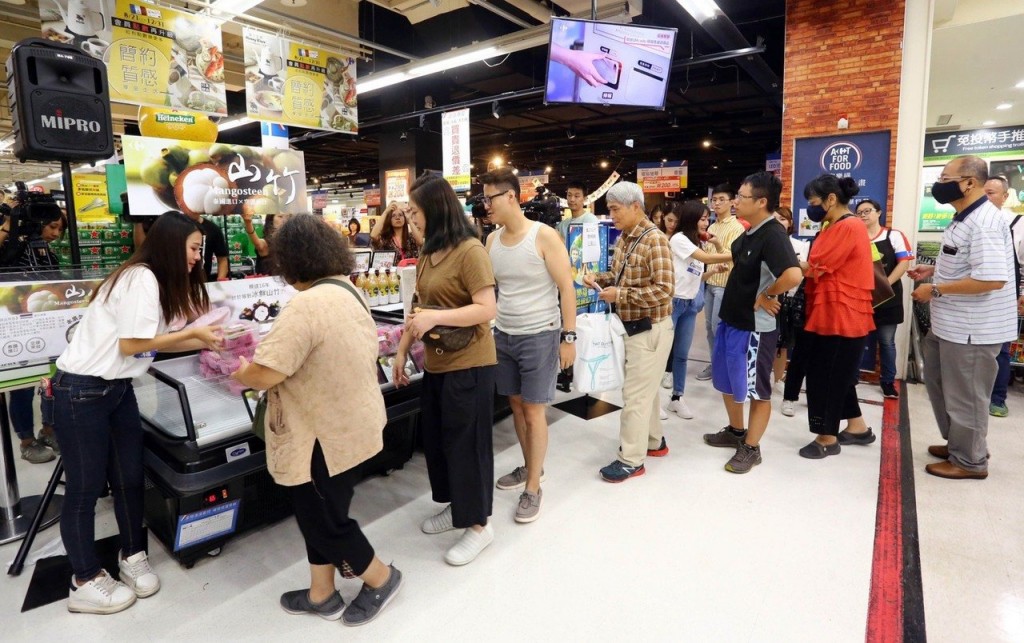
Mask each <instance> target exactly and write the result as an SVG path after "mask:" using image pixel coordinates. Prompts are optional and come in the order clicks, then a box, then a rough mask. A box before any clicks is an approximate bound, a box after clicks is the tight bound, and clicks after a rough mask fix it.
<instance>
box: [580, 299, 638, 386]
mask: <svg viewBox="0 0 1024 643" xmlns="http://www.w3.org/2000/svg"><path fill="white" fill-rule="evenodd" d="M625 334H626V331H625V329H623V328H622V322H621V321H620V320H619V317H618V315H611V314H608V313H584V314H582V315H578V316H577V317H576V361H575V363H573V383H574V384H575V385H576V386H575V388H576V390H577V391H579V392H580V393H598V392H600V391H614V390H618V389H621V388H622V384H623V382H624V381H625V371H626V345H625V342H624V340H623V336H624V335H625Z"/></svg>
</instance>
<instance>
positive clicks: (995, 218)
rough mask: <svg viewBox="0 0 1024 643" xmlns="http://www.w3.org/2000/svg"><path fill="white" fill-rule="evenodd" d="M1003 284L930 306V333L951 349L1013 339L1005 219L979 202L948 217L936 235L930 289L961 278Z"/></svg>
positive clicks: (1013, 314) (1014, 320) (1014, 304)
mask: <svg viewBox="0 0 1024 643" xmlns="http://www.w3.org/2000/svg"><path fill="white" fill-rule="evenodd" d="M968 277H970V278H973V279H977V280H978V281H1003V282H1005V284H1004V285H1003V287H1002V288H1000V289H999V290H993V291H991V292H986V293H982V294H979V295H953V294H950V295H943V296H942V297H940V298H938V299H932V300H931V313H932V315H931V316H932V332H933V333H935V336H936V337H938V338H940V339H944V340H946V341H949V342H953V343H954V344H1002V343H1004V342H1009V341H1012V340H1014V339H1016V338H1017V298H1016V294H1017V293H1016V287H1015V285H1014V283H1013V281H1014V279H1013V278H1014V270H1013V245H1012V243H1011V241H1010V228H1009V226H1008V225H1007V221H1006V217H1005V216H1003V214H1002V213H1001V212H1000V211H999V210H998V209H997V208H996V207H995V206H994V205H992V203H991V202H990V201H989V200H988V199H987V198H986V197H984V196H983V197H981V198H980V199H978V200H977V201H975V202H974V203H972V204H971V205H970V206H968V207H967V208H965V209H964V211H963V212H960V213H958V214H957V215H956V216H955V217H953V221H952V223H950V224H949V227H948V228H946V230H945V232H943V233H942V247H941V248H940V249H939V256H938V257H937V258H936V260H935V283H936V284H944V283H949V282H951V281H958V280H960V279H966V278H968Z"/></svg>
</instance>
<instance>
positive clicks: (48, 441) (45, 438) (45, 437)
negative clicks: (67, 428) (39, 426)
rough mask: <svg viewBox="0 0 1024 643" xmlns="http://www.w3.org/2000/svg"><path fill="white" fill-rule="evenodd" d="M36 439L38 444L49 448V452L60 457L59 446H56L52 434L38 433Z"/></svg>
mask: <svg viewBox="0 0 1024 643" xmlns="http://www.w3.org/2000/svg"><path fill="white" fill-rule="evenodd" d="M38 439H39V444H42V445H43V446H44V447H49V448H50V450H51V451H53V452H54V453H56V454H57V455H60V445H59V444H57V436H56V435H53V434H52V433H49V434H47V433H40V434H39V438H38Z"/></svg>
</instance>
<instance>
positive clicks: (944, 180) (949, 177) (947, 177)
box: [939, 174, 977, 183]
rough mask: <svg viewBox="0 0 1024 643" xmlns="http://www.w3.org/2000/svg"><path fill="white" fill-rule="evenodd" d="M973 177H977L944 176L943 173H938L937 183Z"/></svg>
mask: <svg viewBox="0 0 1024 643" xmlns="http://www.w3.org/2000/svg"><path fill="white" fill-rule="evenodd" d="M973 178H977V177H974V176H964V175H959V176H955V175H954V176H946V175H945V174H940V175H939V183H949V182H950V181H957V182H959V181H966V180H967V179H973Z"/></svg>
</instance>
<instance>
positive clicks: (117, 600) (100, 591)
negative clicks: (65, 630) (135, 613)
mask: <svg viewBox="0 0 1024 643" xmlns="http://www.w3.org/2000/svg"><path fill="white" fill-rule="evenodd" d="M135 600H136V596H135V592H133V591H132V590H131V588H130V587H128V586H127V585H125V584H124V583H121V582H118V581H116V580H114V578H113V577H112V576H111V575H110V574H108V573H107V570H105V569H104V570H103V571H102V572H101V573H100V575H99V576H97V577H96V578H94V579H92V580H91V581H89V582H88V583H86V584H85V585H82V586H81V587H78V586H76V585H75V579H74V577H72V578H71V591H69V592H68V611H69V612H78V613H80V614H114V613H115V612H120V611H121V610H126V609H128V608H129V607H131V606H132V603H134V602H135Z"/></svg>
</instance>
